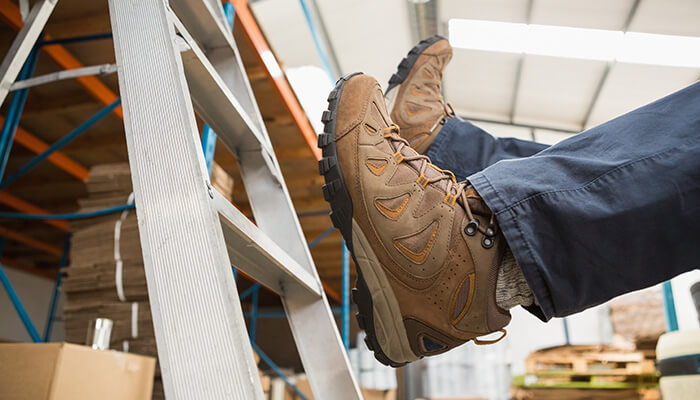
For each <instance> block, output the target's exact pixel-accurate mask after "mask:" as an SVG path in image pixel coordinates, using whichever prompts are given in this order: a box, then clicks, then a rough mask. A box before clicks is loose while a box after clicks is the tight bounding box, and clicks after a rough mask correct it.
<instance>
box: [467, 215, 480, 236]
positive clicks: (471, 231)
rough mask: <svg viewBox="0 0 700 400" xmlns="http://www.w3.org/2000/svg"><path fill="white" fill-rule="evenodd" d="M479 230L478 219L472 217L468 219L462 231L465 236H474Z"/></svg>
mask: <svg viewBox="0 0 700 400" xmlns="http://www.w3.org/2000/svg"><path fill="white" fill-rule="evenodd" d="M478 231H479V221H478V220H476V219H473V220H471V221H469V223H468V224H467V226H465V227H464V233H465V234H466V235H467V236H474V235H476V233H477V232H478Z"/></svg>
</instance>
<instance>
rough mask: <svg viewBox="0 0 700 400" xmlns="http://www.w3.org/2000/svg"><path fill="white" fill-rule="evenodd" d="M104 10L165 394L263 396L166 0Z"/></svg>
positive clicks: (113, 1)
mask: <svg viewBox="0 0 700 400" xmlns="http://www.w3.org/2000/svg"><path fill="white" fill-rule="evenodd" d="M109 8H110V18H111V23H112V31H113V32H114V46H115V55H116V59H117V65H118V73H119V87H120V93H121V95H122V98H123V100H124V126H125V130H126V138H127V148H128V153H129V162H130V165H131V169H132V181H133V187H134V193H135V196H136V203H138V208H137V217H138V222H139V236H140V239H141V244H142V250H143V256H144V265H145V270H146V278H147V284H148V291H149V297H150V302H151V310H152V313H153V323H154V330H155V334H156V340H157V343H158V356H159V359H160V363H161V367H162V373H163V382H164V386H165V392H166V395H167V396H168V398H171V399H191V398H197V399H204V398H231V397H234V398H241V399H243V398H245V399H262V398H263V394H262V387H261V384H260V379H259V376H258V371H257V366H256V365H255V361H254V359H253V352H252V348H251V346H250V343H249V340H248V335H247V332H246V329H245V322H244V319H243V313H242V309H241V305H240V302H239V301H238V291H237V289H236V286H235V282H234V278H233V274H232V273H231V263H230V260H229V258H228V254H227V252H226V249H225V245H224V242H223V233H222V229H221V225H220V224H219V217H218V214H217V212H216V210H215V208H214V206H213V202H212V199H211V197H210V196H209V194H208V190H207V189H208V187H207V186H208V178H207V177H208V175H207V172H206V166H205V164H204V157H203V155H202V151H201V149H200V147H199V143H198V142H199V140H198V139H199V138H198V133H197V126H196V121H195V118H194V111H193V109H192V102H191V99H190V96H189V92H188V89H187V83H186V81H185V78H184V72H183V66H182V59H181V57H180V55H179V52H178V49H177V48H176V44H175V39H174V36H175V31H174V27H173V25H172V23H171V21H170V20H169V18H168V15H167V14H168V10H167V6H166V4H165V2H163V1H162V0H140V1H135V2H131V1H130V2H125V1H120V0H110V1H109ZM234 261H235V260H234Z"/></svg>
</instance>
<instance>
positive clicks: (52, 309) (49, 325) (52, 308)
mask: <svg viewBox="0 0 700 400" xmlns="http://www.w3.org/2000/svg"><path fill="white" fill-rule="evenodd" d="M70 237H71V234H70V233H69V234H68V235H66V241H65V243H64V244H63V255H62V256H61V261H60V262H59V263H58V269H57V272H56V282H55V283H54V287H53V294H52V295H51V303H50V304H49V316H48V317H47V318H46V327H45V328H44V342H48V341H49V340H51V329H53V321H54V317H55V315H56V306H57V305H58V296H59V295H60V292H59V289H60V288H61V281H62V280H63V271H61V269H63V268H64V267H65V266H66V264H68V252H69V251H70Z"/></svg>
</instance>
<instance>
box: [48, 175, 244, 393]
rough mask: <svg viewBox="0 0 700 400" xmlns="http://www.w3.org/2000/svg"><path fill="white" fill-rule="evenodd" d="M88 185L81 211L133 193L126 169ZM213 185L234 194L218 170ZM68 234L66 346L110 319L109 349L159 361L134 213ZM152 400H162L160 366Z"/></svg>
mask: <svg viewBox="0 0 700 400" xmlns="http://www.w3.org/2000/svg"><path fill="white" fill-rule="evenodd" d="M86 184H87V192H88V197H87V198H85V199H81V200H79V206H80V211H91V210H96V209H102V208H106V207H112V206H116V205H120V204H124V203H126V202H127V199H128V198H129V195H130V193H131V191H132V188H131V176H130V171H129V165H128V164H105V165H98V166H95V167H93V168H92V169H91V170H90V176H89V178H88V181H87V183H86ZM212 184H213V185H214V187H216V188H217V189H218V190H219V191H220V192H221V193H222V194H224V195H226V194H229V195H230V193H232V191H233V180H232V179H231V178H230V177H229V176H228V175H227V174H226V173H225V172H223V170H221V169H220V168H219V167H218V166H216V164H215V165H214V173H213V174H212ZM119 221H121V223H120V225H121V226H118V222H119ZM71 231H72V233H73V236H72V238H71V248H70V264H69V265H68V267H67V268H66V269H65V270H64V272H65V278H64V280H63V287H62V290H63V291H64V292H65V293H66V302H65V305H64V310H63V316H64V319H65V329H66V341H68V342H71V343H80V344H84V343H85V341H86V337H87V329H88V326H89V324H90V323H91V321H92V320H93V319H94V318H109V319H111V320H112V321H114V327H113V329H112V337H111V347H112V348H113V349H115V350H120V351H128V352H132V353H137V354H143V355H149V356H153V357H157V352H156V342H155V337H154V332H153V321H152V319H151V310H150V307H149V303H148V290H147V288H146V275H145V272H144V267H143V257H142V254H141V246H140V242H139V233H138V225H137V221H136V212H135V211H134V210H133V209H132V210H130V211H128V212H127V213H126V214H125V215H123V214H122V213H115V214H110V215H105V216H101V217H96V218H90V219H84V220H75V221H74V222H73V223H72V224H71ZM115 237H117V238H118V239H117V240H115ZM117 245H118V247H119V256H118V257H117V256H116V255H115V247H116V246H117ZM117 258H120V259H121V276H120V278H119V274H118V268H117V264H118V261H117ZM153 398H154V399H162V398H164V394H163V385H162V381H161V377H160V368H158V366H156V378H155V382H154V388H153Z"/></svg>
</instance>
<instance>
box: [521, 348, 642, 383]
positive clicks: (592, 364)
mask: <svg viewBox="0 0 700 400" xmlns="http://www.w3.org/2000/svg"><path fill="white" fill-rule="evenodd" d="M525 370H526V372H527V374H535V375H538V376H545V375H549V374H555V375H562V374H570V375H595V376H624V375H655V374H656V367H655V365H654V361H653V360H649V359H647V358H646V357H645V354H644V353H643V352H639V351H627V350H621V349H616V348H613V347H611V346H606V345H584V346H557V347H550V348H547V349H542V350H538V351H536V352H534V353H532V354H530V355H529V356H528V358H527V359H526V360H525Z"/></svg>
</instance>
